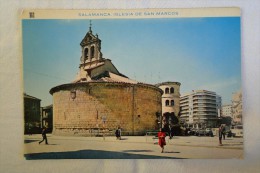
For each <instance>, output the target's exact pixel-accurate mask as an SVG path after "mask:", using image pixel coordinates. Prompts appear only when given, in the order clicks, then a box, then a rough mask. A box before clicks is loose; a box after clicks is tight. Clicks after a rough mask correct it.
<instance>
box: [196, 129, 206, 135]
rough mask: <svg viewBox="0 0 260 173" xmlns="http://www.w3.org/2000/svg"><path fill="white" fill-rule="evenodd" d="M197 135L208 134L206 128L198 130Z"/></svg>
mask: <svg viewBox="0 0 260 173" xmlns="http://www.w3.org/2000/svg"><path fill="white" fill-rule="evenodd" d="M196 136H206V130H205V129H198V130H196Z"/></svg>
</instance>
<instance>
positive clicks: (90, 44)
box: [80, 21, 102, 64]
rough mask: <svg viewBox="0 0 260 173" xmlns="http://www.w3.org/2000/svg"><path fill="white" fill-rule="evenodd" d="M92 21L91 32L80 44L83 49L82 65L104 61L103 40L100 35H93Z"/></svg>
mask: <svg viewBox="0 0 260 173" xmlns="http://www.w3.org/2000/svg"><path fill="white" fill-rule="evenodd" d="M91 26H92V24H91V21H90V26H89V31H88V32H87V34H86V36H85V37H84V38H83V40H82V41H81V43H80V46H81V48H82V56H81V64H84V63H89V62H93V61H97V60H101V59H102V53H101V40H100V39H99V38H98V35H97V34H96V35H93V34H92V29H91Z"/></svg>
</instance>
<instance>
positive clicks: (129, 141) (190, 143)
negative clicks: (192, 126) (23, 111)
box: [24, 134, 243, 159]
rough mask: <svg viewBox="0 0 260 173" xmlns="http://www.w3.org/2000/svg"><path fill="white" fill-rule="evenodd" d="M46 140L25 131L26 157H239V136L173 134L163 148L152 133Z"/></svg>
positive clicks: (240, 155) (241, 139) (60, 137)
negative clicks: (220, 138) (46, 142)
mask: <svg viewBox="0 0 260 173" xmlns="http://www.w3.org/2000/svg"><path fill="white" fill-rule="evenodd" d="M47 137H48V143H49V145H45V143H44V142H42V143H41V144H39V143H38V142H39V141H40V140H41V139H42V137H41V135H32V136H28V135H25V142H24V143H25V145H24V156H25V158H26V159H227V158H237V159H243V138H226V140H223V142H222V143H223V145H222V146H219V145H218V137H204V136H203V137H197V136H175V137H173V139H171V140H169V138H168V137H167V138H166V143H167V145H166V146H165V150H164V151H165V152H164V153H161V149H160V147H159V145H158V144H157V139H153V136H123V137H122V140H116V137H114V136H109V137H105V138H103V137H68V136H53V135H50V134H48V135H47Z"/></svg>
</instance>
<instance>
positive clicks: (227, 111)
mask: <svg viewBox="0 0 260 173" xmlns="http://www.w3.org/2000/svg"><path fill="white" fill-rule="evenodd" d="M221 114H222V116H223V117H231V118H232V105H231V104H226V105H223V106H222V109H221Z"/></svg>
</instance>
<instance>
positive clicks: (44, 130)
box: [39, 127, 48, 145]
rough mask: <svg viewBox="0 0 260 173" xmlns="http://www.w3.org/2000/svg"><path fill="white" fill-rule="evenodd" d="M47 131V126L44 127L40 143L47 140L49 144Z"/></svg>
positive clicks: (46, 142)
mask: <svg viewBox="0 0 260 173" xmlns="http://www.w3.org/2000/svg"><path fill="white" fill-rule="evenodd" d="M46 133H47V129H46V127H43V129H42V140H41V141H40V142H39V144H40V143H42V142H43V141H44V140H45V144H46V145H48V140H47V136H46Z"/></svg>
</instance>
